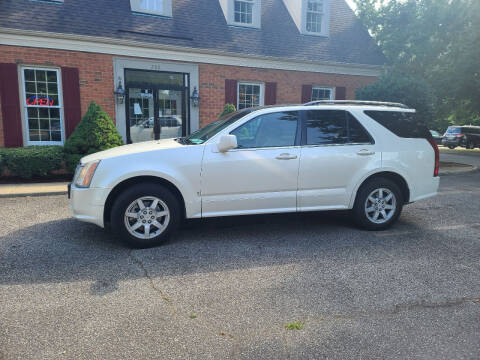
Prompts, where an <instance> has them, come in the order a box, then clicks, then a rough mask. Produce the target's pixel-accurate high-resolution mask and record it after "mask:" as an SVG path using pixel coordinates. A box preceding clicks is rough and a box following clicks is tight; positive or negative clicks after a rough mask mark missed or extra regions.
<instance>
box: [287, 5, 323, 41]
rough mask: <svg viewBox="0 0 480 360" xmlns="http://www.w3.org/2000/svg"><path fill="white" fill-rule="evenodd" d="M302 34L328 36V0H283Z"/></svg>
mask: <svg viewBox="0 0 480 360" xmlns="http://www.w3.org/2000/svg"><path fill="white" fill-rule="evenodd" d="M283 2H284V3H285V6H286V7H287V9H288V11H289V13H290V15H291V16H292V18H293V21H294V22H295V25H297V28H298V30H299V31H300V33H302V34H306V35H317V36H328V26H329V18H330V0H283Z"/></svg>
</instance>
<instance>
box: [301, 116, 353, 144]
mask: <svg viewBox="0 0 480 360" xmlns="http://www.w3.org/2000/svg"><path fill="white" fill-rule="evenodd" d="M305 120H306V139H307V141H306V144H307V145H328V144H345V143H347V142H348V136H347V117H346V116H345V111H341V110H311V111H307V112H306V118H305Z"/></svg>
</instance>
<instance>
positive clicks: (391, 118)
mask: <svg viewBox="0 0 480 360" xmlns="http://www.w3.org/2000/svg"><path fill="white" fill-rule="evenodd" d="M365 114H366V115H368V116H369V117H371V118H372V119H373V120H375V121H376V122H378V123H379V124H380V125H382V126H384V127H385V128H387V129H388V130H390V131H391V132H393V133H394V134H395V135H397V136H399V137H404V138H426V139H428V138H429V137H430V136H431V135H430V132H429V131H428V128H427V127H426V125H425V123H424V122H423V121H422V119H418V118H417V117H416V114H415V113H411V112H400V111H376V110H371V111H365Z"/></svg>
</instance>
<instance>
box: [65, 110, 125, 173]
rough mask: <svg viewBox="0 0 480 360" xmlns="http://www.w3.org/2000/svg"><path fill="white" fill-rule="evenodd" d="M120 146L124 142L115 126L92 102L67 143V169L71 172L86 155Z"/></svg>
mask: <svg viewBox="0 0 480 360" xmlns="http://www.w3.org/2000/svg"><path fill="white" fill-rule="evenodd" d="M120 145H123V140H122V137H121V136H120V133H119V132H118V130H117V128H116V127H115V124H114V123H113V122H112V120H111V119H110V117H109V116H108V115H107V113H106V112H104V111H103V110H102V109H101V108H100V106H98V105H96V104H95V103H94V102H92V103H90V105H89V107H88V110H87V112H86V113H85V115H84V116H83V118H82V120H81V121H80V124H78V126H77V128H76V129H75V131H74V132H73V133H72V135H71V136H70V137H69V138H68V139H67V141H66V142H65V154H66V161H67V168H69V169H70V170H71V169H72V167H75V166H76V164H77V163H78V161H79V160H80V158H81V157H83V156H85V155H88V154H92V153H95V152H98V151H102V150H107V149H110V148H112V147H116V146H120Z"/></svg>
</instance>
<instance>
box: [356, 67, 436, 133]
mask: <svg viewBox="0 0 480 360" xmlns="http://www.w3.org/2000/svg"><path fill="white" fill-rule="evenodd" d="M356 98H357V99H359V100H376V101H391V102H399V103H403V104H405V105H408V106H409V107H411V108H414V109H416V110H417V113H418V115H419V117H420V118H421V119H422V120H423V121H425V122H426V123H427V124H429V125H430V124H432V123H433V119H434V104H435V97H434V95H433V92H432V90H431V88H430V86H429V85H428V84H427V83H426V82H425V81H424V80H423V79H420V78H418V77H413V76H411V75H408V74H403V73H399V72H388V73H386V74H384V75H383V76H381V77H380V79H379V81H377V82H375V83H373V84H370V85H367V86H364V87H362V88H359V89H357V91H356Z"/></svg>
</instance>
